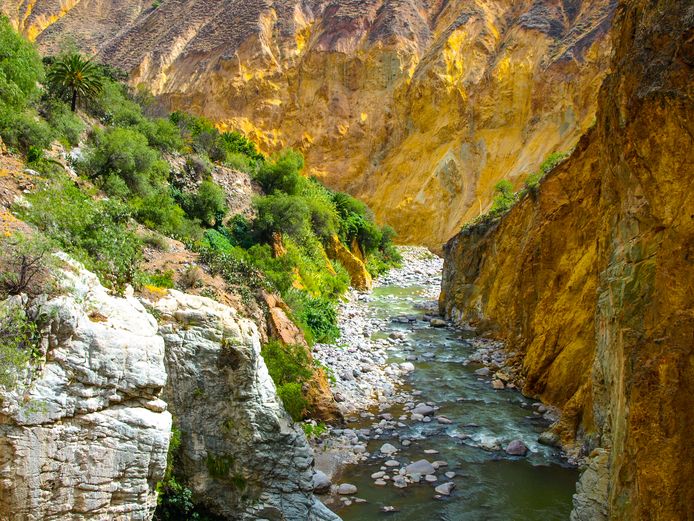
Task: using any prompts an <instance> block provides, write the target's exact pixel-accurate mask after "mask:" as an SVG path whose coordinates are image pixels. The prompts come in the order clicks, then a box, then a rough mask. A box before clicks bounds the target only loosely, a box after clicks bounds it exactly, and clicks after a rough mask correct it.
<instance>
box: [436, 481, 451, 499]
mask: <svg viewBox="0 0 694 521" xmlns="http://www.w3.org/2000/svg"><path fill="white" fill-rule="evenodd" d="M454 488H455V483H453V482H452V481H449V482H448V483H443V484H441V485H439V486H438V487H436V488H435V489H434V491H435V492H436V493H437V494H441V495H442V496H450V495H451V491H452V490H453V489H454Z"/></svg>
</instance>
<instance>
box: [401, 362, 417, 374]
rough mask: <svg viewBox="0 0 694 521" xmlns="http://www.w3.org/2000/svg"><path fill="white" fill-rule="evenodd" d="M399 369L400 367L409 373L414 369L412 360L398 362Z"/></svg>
mask: <svg viewBox="0 0 694 521" xmlns="http://www.w3.org/2000/svg"><path fill="white" fill-rule="evenodd" d="M400 369H402V370H403V371H405V372H406V373H411V372H412V371H414V364H413V363H412V362H403V363H401V364H400Z"/></svg>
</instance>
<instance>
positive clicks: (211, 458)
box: [206, 453, 234, 479]
mask: <svg viewBox="0 0 694 521" xmlns="http://www.w3.org/2000/svg"><path fill="white" fill-rule="evenodd" d="M206 464H207V470H208V471H209V473H210V475H211V476H212V477H213V478H217V479H225V478H227V477H229V471H230V470H231V468H232V467H233V465H234V458H233V457H231V456H215V455H214V454H210V453H208V454H207V460H206Z"/></svg>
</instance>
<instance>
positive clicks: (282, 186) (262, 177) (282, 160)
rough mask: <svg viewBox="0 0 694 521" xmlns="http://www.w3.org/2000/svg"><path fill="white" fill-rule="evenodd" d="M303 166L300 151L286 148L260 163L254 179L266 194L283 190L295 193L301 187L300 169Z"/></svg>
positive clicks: (291, 193) (287, 192) (290, 193)
mask: <svg viewBox="0 0 694 521" xmlns="http://www.w3.org/2000/svg"><path fill="white" fill-rule="evenodd" d="M303 168H304V156H302V155H301V153H299V152H297V151H295V150H292V149H286V150H283V151H282V152H281V153H280V154H279V155H278V156H277V158H276V159H275V160H274V161H272V162H265V163H263V164H262V165H261V167H260V169H259V170H258V173H257V175H256V180H257V181H258V182H259V183H260V186H262V187H263V190H264V191H265V193H266V194H274V193H275V192H284V193H285V194H289V195H296V194H297V193H298V192H299V189H300V187H301V181H302V177H301V173H300V172H301V170H302V169H303Z"/></svg>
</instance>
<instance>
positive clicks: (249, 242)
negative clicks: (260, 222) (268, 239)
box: [221, 214, 258, 250]
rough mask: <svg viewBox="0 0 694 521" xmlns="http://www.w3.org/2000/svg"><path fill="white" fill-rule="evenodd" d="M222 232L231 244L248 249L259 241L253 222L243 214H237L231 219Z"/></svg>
mask: <svg viewBox="0 0 694 521" xmlns="http://www.w3.org/2000/svg"><path fill="white" fill-rule="evenodd" d="M221 232H222V233H223V234H224V236H225V237H226V238H227V239H228V240H229V242H230V243H231V244H233V245H234V246H240V247H241V248H244V249H246V250H247V249H249V248H250V247H252V246H253V245H255V244H257V243H258V241H257V237H256V233H255V229H254V226H253V223H252V222H251V221H250V220H249V219H248V217H246V216H245V215H242V214H236V215H234V216H233V217H232V218H231V219H229V222H228V223H227V225H226V227H224V228H223V229H221Z"/></svg>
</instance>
